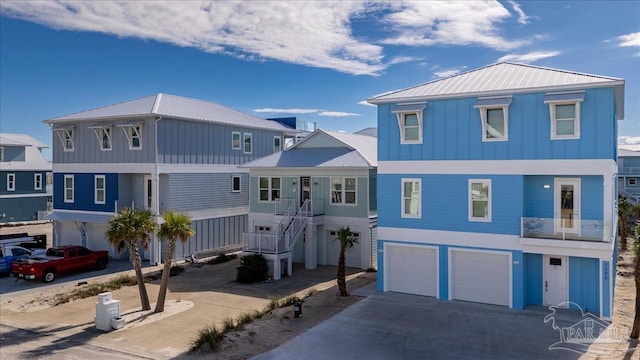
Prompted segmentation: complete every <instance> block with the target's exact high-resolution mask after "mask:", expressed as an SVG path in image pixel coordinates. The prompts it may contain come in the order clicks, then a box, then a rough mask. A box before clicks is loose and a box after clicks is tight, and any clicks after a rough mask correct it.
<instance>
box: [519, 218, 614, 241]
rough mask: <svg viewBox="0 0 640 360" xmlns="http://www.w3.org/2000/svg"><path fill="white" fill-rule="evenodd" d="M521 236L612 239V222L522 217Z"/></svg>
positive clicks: (561, 238)
mask: <svg viewBox="0 0 640 360" xmlns="http://www.w3.org/2000/svg"><path fill="white" fill-rule="evenodd" d="M521 219H522V221H521V231H520V236H521V237H523V238H545V239H559V240H580V241H602V242H610V241H611V223H610V222H609V221H603V220H584V219H580V220H577V219H572V220H568V219H560V218H539V217H523V218H521Z"/></svg>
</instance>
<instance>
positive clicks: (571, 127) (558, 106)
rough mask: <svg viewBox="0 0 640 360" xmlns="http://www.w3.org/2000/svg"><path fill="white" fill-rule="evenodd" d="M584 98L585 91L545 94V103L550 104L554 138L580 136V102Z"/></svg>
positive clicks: (552, 136)
mask: <svg viewBox="0 0 640 360" xmlns="http://www.w3.org/2000/svg"><path fill="white" fill-rule="evenodd" d="M583 100H584V91H582V92H572V93H549V94H546V95H545V97H544V103H545V104H549V116H550V119H551V139H552V140H562V139H579V138H580V103H581V102H582V101H583Z"/></svg>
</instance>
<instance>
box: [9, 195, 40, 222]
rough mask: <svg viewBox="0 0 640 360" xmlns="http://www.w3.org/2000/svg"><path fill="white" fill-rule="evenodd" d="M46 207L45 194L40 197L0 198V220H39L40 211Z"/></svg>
mask: <svg viewBox="0 0 640 360" xmlns="http://www.w3.org/2000/svg"><path fill="white" fill-rule="evenodd" d="M46 209H47V197H46V196H45V194H42V196H38V197H24V198H9V199H0V222H14V221H31V220H38V211H45V210H46Z"/></svg>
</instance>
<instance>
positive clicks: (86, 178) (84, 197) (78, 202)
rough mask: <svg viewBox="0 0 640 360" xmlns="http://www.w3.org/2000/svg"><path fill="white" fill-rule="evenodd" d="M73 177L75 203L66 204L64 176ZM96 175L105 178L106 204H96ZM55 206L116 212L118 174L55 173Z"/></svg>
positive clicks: (65, 208) (57, 207) (68, 208)
mask: <svg viewBox="0 0 640 360" xmlns="http://www.w3.org/2000/svg"><path fill="white" fill-rule="evenodd" d="M65 175H73V187H74V189H73V202H72V203H67V202H64V176H65ZM95 175H104V176H105V203H104V204H96V203H95V180H94V176H95ZM53 183H54V184H58V185H56V186H54V188H53V204H54V207H55V208H56V209H64V210H85V211H104V212H114V211H115V201H116V200H117V199H118V188H119V180H118V174H113V173H106V174H105V173H98V174H87V173H54V174H53Z"/></svg>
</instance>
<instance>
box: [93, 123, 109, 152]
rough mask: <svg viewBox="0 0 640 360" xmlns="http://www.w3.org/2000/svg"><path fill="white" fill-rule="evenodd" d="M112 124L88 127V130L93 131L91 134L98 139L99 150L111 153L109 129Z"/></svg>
mask: <svg viewBox="0 0 640 360" xmlns="http://www.w3.org/2000/svg"><path fill="white" fill-rule="evenodd" d="M112 126H113V124H112V123H97V124H94V125H91V126H89V129H92V130H93V133H94V134H95V135H96V137H97V138H98V144H100V150H102V151H111V144H112V141H111V127H112Z"/></svg>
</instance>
